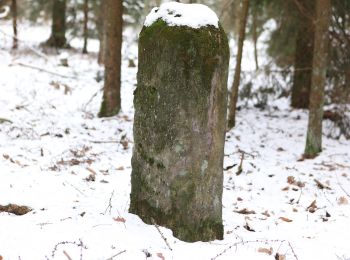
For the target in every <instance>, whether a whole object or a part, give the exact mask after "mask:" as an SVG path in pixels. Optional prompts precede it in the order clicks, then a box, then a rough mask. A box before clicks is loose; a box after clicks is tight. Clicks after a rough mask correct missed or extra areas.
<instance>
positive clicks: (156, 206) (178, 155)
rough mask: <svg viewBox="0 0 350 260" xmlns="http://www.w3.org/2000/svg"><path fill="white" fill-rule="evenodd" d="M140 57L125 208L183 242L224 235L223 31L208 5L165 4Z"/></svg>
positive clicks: (152, 19) (156, 12)
mask: <svg viewBox="0 0 350 260" xmlns="http://www.w3.org/2000/svg"><path fill="white" fill-rule="evenodd" d="M201 15H202V16H203V17H201ZM193 17H194V18H193ZM176 18H178V20H176ZM192 18H193V19H192ZM138 61H139V63H138V74H137V88H136V90H135V92H134V105H135V118H134V120H135V121H134V150H133V156H132V175H131V186H132V188H131V202H130V212H131V213H135V214H137V215H138V216H140V218H141V219H142V220H143V221H145V222H146V223H149V224H158V225H161V226H165V227H168V228H170V229H172V231H173V232H174V236H176V237H178V238H179V239H181V240H184V241H209V240H214V239H222V238H223V224H222V191H223V155H224V141H225V128H226V108H227V75H228V62H229V47H228V42H227V37H226V34H225V32H224V31H223V29H222V27H221V26H220V25H219V23H218V20H217V16H216V15H215V13H213V11H211V10H210V9H209V8H208V7H206V6H203V5H199V4H191V5H190V4H187V5H186V4H180V3H174V2H171V3H166V4H163V5H162V6H161V7H160V8H154V9H153V10H152V12H151V13H150V14H149V15H148V16H147V18H146V22H145V26H144V27H143V29H142V31H141V33H140V39H139V60H138Z"/></svg>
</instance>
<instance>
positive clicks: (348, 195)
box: [336, 174, 350, 198]
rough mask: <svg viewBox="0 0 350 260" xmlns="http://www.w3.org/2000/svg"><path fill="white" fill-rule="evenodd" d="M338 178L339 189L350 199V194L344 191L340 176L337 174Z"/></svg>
mask: <svg viewBox="0 0 350 260" xmlns="http://www.w3.org/2000/svg"><path fill="white" fill-rule="evenodd" d="M336 178H337V184H338V185H339V187H340V188H341V190H342V191H343V192H344V193H345V195H346V196H347V197H348V198H350V194H349V193H348V192H347V191H346V190H345V189H344V187H343V186H342V185H341V184H340V181H339V178H338V174H336Z"/></svg>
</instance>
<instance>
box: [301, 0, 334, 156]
mask: <svg viewBox="0 0 350 260" xmlns="http://www.w3.org/2000/svg"><path fill="white" fill-rule="evenodd" d="M330 21H331V0H317V1H316V20H315V40H314V54H313V64H312V68H313V69H312V83H311V91H310V101H309V104H310V105H309V123H308V129H307V137H306V146H305V157H307V158H313V157H315V156H317V154H318V153H319V152H321V151H322V118H323V104H324V89H325V84H326V70H327V64H328V52H329V51H328V49H329V36H328V28H329V25H330Z"/></svg>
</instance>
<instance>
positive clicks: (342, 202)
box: [338, 197, 349, 205]
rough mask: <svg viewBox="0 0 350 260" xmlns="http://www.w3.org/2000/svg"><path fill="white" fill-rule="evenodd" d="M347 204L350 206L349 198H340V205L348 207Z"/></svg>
mask: <svg viewBox="0 0 350 260" xmlns="http://www.w3.org/2000/svg"><path fill="white" fill-rule="evenodd" d="M347 204H349V201H348V199H347V198H345V197H340V198H339V199H338V205H347Z"/></svg>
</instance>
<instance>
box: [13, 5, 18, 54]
mask: <svg viewBox="0 0 350 260" xmlns="http://www.w3.org/2000/svg"><path fill="white" fill-rule="evenodd" d="M12 28H13V43H12V49H17V48H18V39H17V0H12Z"/></svg>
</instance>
